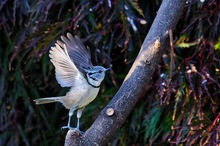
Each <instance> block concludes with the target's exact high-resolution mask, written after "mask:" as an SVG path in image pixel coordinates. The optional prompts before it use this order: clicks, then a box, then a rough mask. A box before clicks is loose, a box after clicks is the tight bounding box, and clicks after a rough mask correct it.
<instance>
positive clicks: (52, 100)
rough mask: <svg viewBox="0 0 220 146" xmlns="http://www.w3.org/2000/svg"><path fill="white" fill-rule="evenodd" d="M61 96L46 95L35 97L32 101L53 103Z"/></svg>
mask: <svg viewBox="0 0 220 146" xmlns="http://www.w3.org/2000/svg"><path fill="white" fill-rule="evenodd" d="M60 98H61V97H46V98H39V99H35V100H34V102H35V103H36V104H46V103H53V102H57V101H58V102H60Z"/></svg>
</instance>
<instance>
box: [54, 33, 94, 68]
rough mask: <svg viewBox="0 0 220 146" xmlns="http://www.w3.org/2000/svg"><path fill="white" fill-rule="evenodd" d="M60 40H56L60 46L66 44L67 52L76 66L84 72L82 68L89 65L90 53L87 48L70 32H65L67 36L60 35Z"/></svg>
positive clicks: (90, 63)
mask: <svg viewBox="0 0 220 146" xmlns="http://www.w3.org/2000/svg"><path fill="white" fill-rule="evenodd" d="M61 40H62V41H59V40H58V41H57V43H58V44H59V45H60V46H63V45H64V44H65V45H66V48H67V52H68V54H69V56H70V58H71V60H73V62H74V64H75V65H76V67H77V68H78V69H79V70H80V71H81V72H84V70H83V68H87V67H91V66H93V65H92V62H91V54H90V52H89V50H88V49H87V48H86V47H85V46H84V45H83V43H82V42H81V41H80V39H79V38H78V37H77V36H74V37H73V36H72V35H71V34H70V33H67V37H65V36H61Z"/></svg>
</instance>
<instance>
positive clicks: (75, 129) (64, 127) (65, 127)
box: [61, 126, 84, 135]
mask: <svg viewBox="0 0 220 146" xmlns="http://www.w3.org/2000/svg"><path fill="white" fill-rule="evenodd" d="M61 129H69V130H73V131H77V132H78V133H79V134H80V135H83V133H84V132H83V131H80V130H79V128H73V127H70V126H63V127H61Z"/></svg>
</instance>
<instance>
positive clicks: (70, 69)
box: [49, 43, 81, 87]
mask: <svg viewBox="0 0 220 146" xmlns="http://www.w3.org/2000/svg"><path fill="white" fill-rule="evenodd" d="M49 56H50V58H51V62H52V63H53V65H54V66H55V72H56V79H57V82H58V83H59V84H60V85H61V86H62V87H72V86H74V85H75V84H76V79H77V78H78V77H79V76H80V75H81V74H80V72H79V70H78V69H77V68H76V66H75V65H74V63H73V62H72V60H71V58H70V56H69V54H68V52H67V49H66V45H65V44H63V45H62V46H60V45H59V44H58V43H56V44H55V46H54V47H51V50H50V54H49Z"/></svg>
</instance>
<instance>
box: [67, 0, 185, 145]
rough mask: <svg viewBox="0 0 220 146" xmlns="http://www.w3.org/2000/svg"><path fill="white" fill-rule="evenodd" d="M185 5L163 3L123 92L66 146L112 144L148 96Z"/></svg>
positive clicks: (181, 1)
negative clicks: (116, 135)
mask: <svg viewBox="0 0 220 146" xmlns="http://www.w3.org/2000/svg"><path fill="white" fill-rule="evenodd" d="M185 2H186V0H163V2H162V4H161V6H160V9H159V10H158V13H157V16H156V18H155V20H154V22H153V24H152V26H151V29H150V30H149V32H148V35H147V37H146V38H145V40H144V43H143V45H142V47H141V50H140V52H139V54H138V56H137V58H136V60H135V62H134V64H133V66H132V68H131V69H130V71H129V73H128V75H127V76H126V78H125V80H124V82H123V84H122V86H121V88H120V89H119V91H118V92H117V93H116V95H115V96H114V98H113V99H112V100H111V101H110V103H109V104H108V105H107V106H106V107H105V108H104V109H103V110H102V111H101V113H100V114H99V116H98V117H97V119H96V120H95V122H94V123H93V124H92V126H91V127H90V128H89V129H88V130H87V131H86V132H85V133H84V134H83V135H82V136H74V133H73V132H72V131H69V132H68V133H67V137H66V142H65V145H66V146H69V145H106V144H107V142H109V141H110V140H111V138H112V137H113V136H114V134H115V133H116V131H117V129H118V128H120V127H121V126H122V124H123V123H124V122H125V120H126V118H127V117H128V115H129V114H130V112H131V111H132V109H133V107H134V106H135V104H136V102H137V100H138V99H139V98H140V97H141V96H142V95H143V94H144V93H146V90H147V89H146V87H147V85H148V84H149V81H150V78H151V77H152V75H153V73H154V71H155V69H156V68H157V66H158V64H159V61H160V58H161V55H162V53H163V50H164V48H165V46H166V44H167V42H168V38H169V37H168V35H169V30H173V29H174V28H175V26H176V24H177V22H178V20H179V17H180V15H181V13H182V10H183V8H184V5H185ZM70 137H71V138H70Z"/></svg>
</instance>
